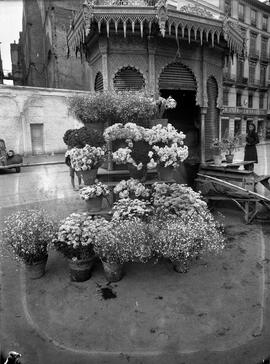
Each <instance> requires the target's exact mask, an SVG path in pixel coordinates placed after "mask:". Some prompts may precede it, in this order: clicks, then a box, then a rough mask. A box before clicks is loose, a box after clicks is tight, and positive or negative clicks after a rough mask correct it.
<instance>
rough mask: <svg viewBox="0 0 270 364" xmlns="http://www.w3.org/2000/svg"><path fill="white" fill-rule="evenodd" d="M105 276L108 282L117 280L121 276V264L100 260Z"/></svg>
mask: <svg viewBox="0 0 270 364" xmlns="http://www.w3.org/2000/svg"><path fill="white" fill-rule="evenodd" d="M102 264H103V269H104V273H105V277H106V279H107V281H108V282H118V281H120V280H121V279H122V277H123V264H120V263H107V262H104V261H103V260H102Z"/></svg>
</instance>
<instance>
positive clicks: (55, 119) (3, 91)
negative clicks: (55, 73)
mask: <svg viewBox="0 0 270 364" xmlns="http://www.w3.org/2000/svg"><path fill="white" fill-rule="evenodd" d="M75 93H80V94H82V93H85V92H83V91H73V90H59V89H44V88H34V87H20V86H5V85H4V86H2V85H1V86H0V138H3V139H4V140H5V142H6V146H7V148H8V149H13V150H15V151H16V152H18V153H21V154H24V155H31V154H32V153H33V145H32V138H31V128H32V127H33V124H36V125H37V124H38V125H39V126H41V128H42V129H43V143H42V144H43V145H42V146H41V147H42V148H41V149H42V150H43V153H44V154H50V153H62V152H64V151H65V150H66V146H65V144H64V142H63V135H64V133H65V131H66V130H67V129H73V128H76V127H80V126H82V125H81V124H80V123H79V122H78V121H77V120H76V119H75V118H74V117H73V116H72V115H71V114H70V113H69V111H68V107H67V98H68V97H69V96H71V95H74V94H75ZM85 94H87V93H85ZM31 125H32V126H31ZM42 125H43V126H42Z"/></svg>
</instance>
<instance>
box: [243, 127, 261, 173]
mask: <svg viewBox="0 0 270 364" xmlns="http://www.w3.org/2000/svg"><path fill="white" fill-rule="evenodd" d="M258 143H259V137H258V134H257V133H256V127H255V124H253V123H250V124H249V125H248V133H247V136H246V146H245V156H244V161H254V163H258V155H257V148H256V144H258ZM254 163H251V164H249V165H247V166H245V169H246V170H249V171H253V170H254Z"/></svg>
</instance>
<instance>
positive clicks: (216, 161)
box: [213, 154, 222, 166]
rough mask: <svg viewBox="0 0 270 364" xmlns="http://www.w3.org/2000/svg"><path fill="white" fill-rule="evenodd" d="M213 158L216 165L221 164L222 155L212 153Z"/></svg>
mask: <svg viewBox="0 0 270 364" xmlns="http://www.w3.org/2000/svg"><path fill="white" fill-rule="evenodd" d="M213 159H214V164H215V165H216V166H220V165H221V164H222V156H221V155H220V154H214V155H213Z"/></svg>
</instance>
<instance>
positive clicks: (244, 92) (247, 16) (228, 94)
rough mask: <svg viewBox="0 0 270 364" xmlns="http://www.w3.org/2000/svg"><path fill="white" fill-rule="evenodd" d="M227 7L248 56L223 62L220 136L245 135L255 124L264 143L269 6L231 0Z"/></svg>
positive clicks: (268, 133) (268, 129) (267, 136)
mask: <svg viewBox="0 0 270 364" xmlns="http://www.w3.org/2000/svg"><path fill="white" fill-rule="evenodd" d="M227 3H228V1H227ZM230 8H231V16H232V17H233V18H235V19H236V20H238V21H239V25H240V27H241V28H242V31H243V33H244V34H245V35H246V40H247V42H246V46H247V47H246V48H247V49H246V50H247V54H246V57H238V58H237V57H236V56H234V57H233V59H232V60H231V59H228V60H227V61H226V62H225V67H224V79H223V87H224V88H223V94H224V98H223V100H224V101H223V112H222V113H221V116H220V136H222V134H223V133H224V131H225V130H229V132H230V133H231V134H235V133H237V132H238V131H239V130H240V131H241V132H242V133H246V128H247V124H248V123H249V122H254V123H255V125H256V126H257V128H258V132H259V136H260V140H261V141H262V142H263V141H265V140H270V118H269V115H270V111H269V109H270V107H269V101H268V99H269V96H268V94H269V90H268V89H269V80H270V66H269V56H270V53H269V47H270V6H268V5H266V4H264V3H261V2H259V1H256V0H245V1H241V0H240V1H239V0H231V7H230ZM254 14H255V15H254ZM264 40H265V41H264ZM264 70H265V71H264Z"/></svg>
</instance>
